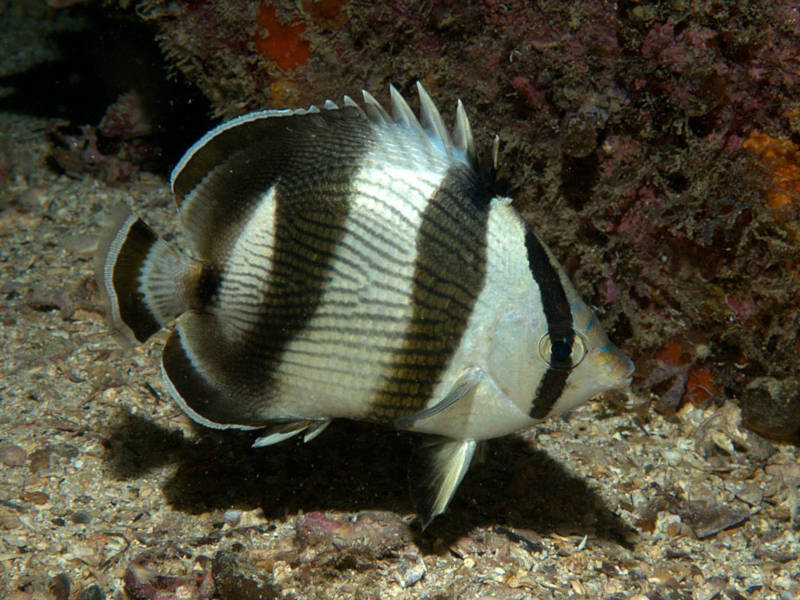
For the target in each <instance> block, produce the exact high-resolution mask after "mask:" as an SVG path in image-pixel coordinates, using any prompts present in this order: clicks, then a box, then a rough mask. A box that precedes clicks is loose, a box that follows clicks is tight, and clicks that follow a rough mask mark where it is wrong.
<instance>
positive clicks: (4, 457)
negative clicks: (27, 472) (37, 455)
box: [0, 443, 28, 467]
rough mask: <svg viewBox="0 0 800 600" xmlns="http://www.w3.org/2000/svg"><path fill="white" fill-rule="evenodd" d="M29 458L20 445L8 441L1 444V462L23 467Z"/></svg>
mask: <svg viewBox="0 0 800 600" xmlns="http://www.w3.org/2000/svg"><path fill="white" fill-rule="evenodd" d="M27 458H28V455H27V454H25V451H24V450H23V449H22V448H20V447H19V446H15V445H14V444H8V443H6V444H2V445H0V463H3V464H4V465H6V466H7V467H21V466H22V465H24V464H25V460H26V459H27Z"/></svg>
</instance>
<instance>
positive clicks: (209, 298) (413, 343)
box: [163, 109, 492, 425]
mask: <svg viewBox="0 0 800 600" xmlns="http://www.w3.org/2000/svg"><path fill="white" fill-rule="evenodd" d="M237 138H238V139H237ZM289 138H291V140H289ZM218 143H219V144H220V147H216V146H217V144H218ZM334 147H335V149H334ZM187 157H188V158H185V159H184V160H183V161H182V162H181V164H180V165H179V169H176V172H175V174H174V175H173V189H174V191H175V195H176V199H177V201H178V203H179V205H180V206H181V215H182V219H183V221H184V225H185V226H186V228H187V230H188V231H189V235H190V238H191V239H192V242H193V246H194V248H195V251H196V252H197V254H198V255H199V256H200V257H201V258H204V259H205V261H206V267H205V268H204V273H206V274H208V275H209V276H208V279H209V281H210V282H212V283H213V285H212V284H209V285H207V286H202V285H201V286H198V288H199V290H201V291H202V290H203V289H206V290H209V291H211V290H213V293H209V294H207V295H206V296H205V297H206V304H201V305H198V306H196V307H195V310H194V311H193V312H192V313H191V314H187V315H185V316H184V317H182V318H181V319H180V320H179V322H178V328H177V330H178V336H179V342H180V343H178V342H177V341H175V342H171V343H170V344H168V348H167V351H165V360H164V361H163V367H164V372H165V374H166V375H167V377H168V379H169V380H170V382H171V385H172V386H173V388H174V390H175V393H176V394H178V395H179V396H180V398H181V400H179V402H182V403H183V404H182V405H183V406H184V408H185V409H186V410H189V411H190V412H193V413H194V414H195V415H196V417H195V418H198V417H199V419H202V420H204V421H208V422H215V423H230V422H234V421H235V422H236V423H240V424H242V425H256V424H262V423H265V422H268V421H271V420H274V419H276V418H286V417H288V416H291V417H292V418H298V419H300V418H315V417H318V416H326V417H328V416H332V417H336V416H341V417H352V418H368V419H372V420H377V421H386V420H390V419H392V418H395V417H397V416H400V415H406V414H410V413H413V412H416V411H418V410H420V409H421V408H423V407H424V406H425V404H426V403H427V402H428V401H429V400H430V398H431V395H432V392H433V390H434V388H435V387H436V385H437V384H438V383H439V382H440V380H441V375H442V373H443V372H444V370H445V369H446V368H447V366H448V364H449V361H450V360H451V358H452V356H453V353H454V352H455V350H456V348H457V347H458V344H459V343H460V340H461V338H462V335H463V333H464V330H465V329H466V327H467V324H468V320H469V317H470V314H471V312H472V307H473V305H474V303H475V300H476V298H477V296H478V294H479V293H480V291H481V287H482V282H483V279H484V277H485V267H486V231H485V229H486V219H487V215H488V205H489V201H490V199H491V196H492V194H491V191H490V189H489V187H488V185H487V184H486V182H485V181H484V179H482V178H481V176H479V175H478V174H477V172H476V171H475V170H474V169H473V168H472V166H471V165H470V164H469V160H470V156H469V155H468V154H467V153H466V152H463V151H460V153H459V152H452V151H451V150H449V149H447V148H445V147H442V145H440V144H437V143H434V141H433V140H432V139H430V138H428V136H427V134H426V133H424V132H423V131H422V130H419V133H414V134H413V135H412V134H410V133H409V131H408V130H407V129H402V128H398V126H397V124H396V123H391V122H386V121H384V120H383V119H382V118H380V119H379V120H378V121H370V120H366V119H364V118H363V117H362V116H361V115H360V113H359V112H358V111H356V110H354V109H347V110H344V111H330V112H328V111H326V112H323V113H318V114H317V113H312V114H308V113H306V114H302V115H297V114H288V115H277V116H276V115H275V114H274V113H265V114H264V115H263V117H262V118H257V117H253V116H249V117H247V118H244V119H242V120H238V121H234V122H233V123H231V124H228V125H226V126H223V127H222V128H220V129H219V131H217V133H216V134H215V135H211V136H210V137H208V139H206V140H205V141H203V143H202V144H198V145H196V147H195V148H193V149H192V150H190V151H189V153H187ZM214 161H221V162H219V163H217V164H215V162H214ZM201 295H202V294H201ZM332 382H335V384H332Z"/></svg>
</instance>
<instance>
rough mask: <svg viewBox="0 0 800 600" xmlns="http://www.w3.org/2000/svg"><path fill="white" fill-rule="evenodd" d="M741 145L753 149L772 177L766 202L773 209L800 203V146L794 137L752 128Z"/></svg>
mask: <svg viewBox="0 0 800 600" xmlns="http://www.w3.org/2000/svg"><path fill="white" fill-rule="evenodd" d="M742 146H743V147H744V148H745V149H746V150H749V151H750V152H753V153H754V154H755V155H756V156H757V157H758V160H759V161H761V163H762V164H763V165H764V166H765V167H766V169H767V171H768V172H769V173H770V175H771V176H772V183H773V187H772V189H771V190H770V191H769V194H768V196H767V201H768V202H769V206H770V208H780V207H782V206H784V205H786V204H789V203H790V202H795V203H798V204H800V149H798V147H797V144H795V143H794V142H792V141H791V140H787V139H784V138H777V137H772V136H770V135H767V134H766V133H762V132H760V131H752V132H751V133H750V135H749V136H748V137H747V139H746V140H745V141H744V143H743V144H742Z"/></svg>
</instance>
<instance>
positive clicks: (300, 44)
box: [254, 4, 311, 71]
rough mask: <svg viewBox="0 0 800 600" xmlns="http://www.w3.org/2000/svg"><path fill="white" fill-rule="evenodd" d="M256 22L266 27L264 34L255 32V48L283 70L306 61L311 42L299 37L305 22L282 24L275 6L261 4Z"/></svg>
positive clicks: (291, 68) (288, 69)
mask: <svg viewBox="0 0 800 600" xmlns="http://www.w3.org/2000/svg"><path fill="white" fill-rule="evenodd" d="M256 23H258V24H259V25H260V26H261V27H263V28H264V29H266V32H267V33H266V35H262V34H256V36H255V38H254V43H255V47H256V49H257V50H258V51H259V52H260V53H261V54H262V55H263V56H264V57H265V58H267V59H269V60H271V61H273V62H274V63H275V64H276V65H278V67H280V68H281V69H283V70H284V71H292V70H294V69H296V68H297V67H300V66H302V65H304V64H305V63H306V61H307V60H308V59H309V58H310V57H311V43H310V42H309V41H308V40H305V39H303V38H302V37H301V34H302V33H303V32H304V31H305V30H306V25H305V23H300V22H296V21H294V22H290V23H287V24H282V23H281V22H280V21H279V20H278V17H277V15H276V14H275V7H274V6H272V5H270V4H261V5H260V6H259V7H258V15H257V16H256Z"/></svg>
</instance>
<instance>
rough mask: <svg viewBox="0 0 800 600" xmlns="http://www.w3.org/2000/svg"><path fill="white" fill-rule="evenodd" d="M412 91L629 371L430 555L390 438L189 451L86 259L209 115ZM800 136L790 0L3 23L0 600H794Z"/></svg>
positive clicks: (110, 11) (19, 17)
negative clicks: (454, 128)
mask: <svg viewBox="0 0 800 600" xmlns="http://www.w3.org/2000/svg"><path fill="white" fill-rule="evenodd" d="M417 80H419V81H421V82H423V84H424V85H425V87H426V89H427V90H428V91H429V92H430V94H431V95H432V96H433V98H434V99H435V100H436V102H437V104H438V105H439V107H440V109H441V110H442V113H443V114H444V116H445V119H446V120H448V122H449V120H450V119H451V118H452V115H453V114H454V111H455V106H456V100H457V99H458V98H461V99H462V100H463V102H464V104H465V106H466V109H467V112H468V114H469V115H470V120H471V122H472V125H473V128H474V132H475V136H476V141H477V144H478V147H479V148H481V149H482V152H481V154H483V156H484V157H485V158H486V159H487V160H489V158H490V155H491V147H492V140H493V138H494V136H495V135H498V136H499V139H500V146H499V162H498V165H499V167H498V174H497V175H498V182H497V185H498V188H499V189H501V190H503V192H504V193H506V194H508V195H509V196H511V197H513V198H514V202H515V205H516V206H517V207H518V208H519V210H520V211H521V212H522V213H523V215H524V216H525V217H526V219H527V220H528V221H529V222H530V223H531V224H533V225H534V226H535V227H536V229H537V231H538V232H539V233H540V234H541V236H542V237H543V238H544V239H545V240H546V241H547V242H548V244H550V246H551V248H552V249H553V251H554V254H555V255H556V256H557V258H558V259H559V260H560V261H561V262H562V264H564V265H565V267H566V269H567V271H568V272H569V274H570V276H571V278H572V280H573V281H574V282H575V284H576V286H577V287H578V289H579V291H580V292H581V294H582V295H583V296H584V297H585V298H586V299H587V301H588V302H589V303H590V304H592V305H593V306H594V307H595V308H596V309H597V311H598V314H599V315H600V316H601V320H602V321H603V324H604V326H605V327H606V329H607V330H608V331H609V333H610V336H611V337H612V338H613V340H614V341H615V343H617V344H618V345H619V346H620V347H621V348H623V350H624V351H625V352H626V353H627V354H628V355H629V356H630V357H631V358H632V359H633V360H634V362H635V364H636V373H635V375H634V382H633V387H632V393H631V394H630V395H628V396H627V397H626V396H623V395H611V396H609V397H606V398H602V399H598V401H597V402H593V403H591V404H590V405H589V406H588V407H584V408H582V409H579V410H576V411H574V412H573V413H571V414H569V415H568V416H566V417H565V418H562V419H557V420H552V421H547V422H544V423H542V424H541V425H540V426H538V427H536V428H535V429H534V430H531V431H529V432H525V433H523V434H520V435H517V436H513V437H510V438H506V439H502V440H496V441H493V442H492V443H490V444H489V447H488V451H487V453H486V455H485V457H484V460H483V462H482V463H481V464H476V465H475V467H474V468H473V471H472V472H471V473H470V474H469V475H468V477H467V479H466V480H465V482H464V485H463V486H462V488H461V490H460V491H459V493H458V494H457V496H456V498H455V499H454V501H453V504H452V506H451V509H450V511H449V512H448V514H447V515H445V516H444V517H443V518H441V519H440V520H438V521H436V522H434V524H433V525H432V526H431V527H430V528H429V529H428V530H426V531H425V532H424V533H421V532H420V531H419V530H418V528H416V527H415V526H414V525H412V524H411V523H412V520H413V517H414V513H413V508H412V506H411V504H410V501H409V500H408V499H407V498H408V494H407V482H406V475H405V467H406V463H407V461H408V459H409V442H408V439H407V438H406V437H405V436H402V435H399V434H396V433H395V432H391V431H388V430H383V429H380V428H376V427H371V426H366V425H356V424H352V423H337V424H336V426H334V427H331V428H330V429H329V430H328V431H326V433H325V434H324V435H322V436H320V438H319V439H317V440H315V441H314V442H313V443H311V444H309V445H303V444H302V443H294V442H288V443H286V444H284V445H283V446H276V447H272V448H268V449H265V450H262V451H254V450H251V449H250V448H249V445H250V443H251V442H252V436H248V435H246V434H231V433H228V434H223V433H218V432H217V433H215V432H209V431H200V430H198V429H196V428H194V427H193V426H192V425H191V424H190V423H189V422H188V420H187V419H186V417H184V416H183V415H182V414H181V413H180V411H179V410H178V409H177V407H175V406H174V405H173V404H172V402H171V401H169V398H168V395H167V394H166V391H165V390H164V389H163V388H162V386H161V383H160V377H159V374H158V370H157V366H156V365H157V364H158V358H157V356H158V352H159V350H158V348H159V343H158V342H156V343H155V344H153V343H150V344H148V345H146V346H144V347H143V348H137V349H133V350H131V349H128V350H126V349H123V348H120V347H119V346H118V345H117V344H116V343H115V341H114V340H113V338H112V337H111V336H110V335H109V334H108V332H107V329H106V327H105V324H104V316H103V307H102V302H101V298H100V295H99V293H98V290H97V286H96V284H95V282H94V275H93V264H92V258H91V256H92V252H93V244H94V240H95V237H94V236H96V234H97V233H98V231H99V230H100V228H101V226H102V223H103V218H104V215H105V214H107V213H108V211H109V210H110V208H111V207H112V206H114V205H115V204H117V203H119V202H126V203H128V204H129V205H131V206H132V207H133V208H134V209H135V210H136V211H137V212H138V213H139V214H142V215H144V216H146V217H147V220H148V221H149V222H151V223H153V224H154V225H155V226H156V227H157V228H159V227H160V233H163V234H165V235H168V236H176V235H179V234H178V233H177V232H175V231H174V230H171V229H170V228H171V227H173V226H174V224H175V221H176V220H175V218H174V208H173V201H172V199H171V198H170V194H169V190H168V183H167V179H166V178H167V175H168V173H169V170H170V169H171V168H172V167H173V166H174V165H175V163H176V161H177V160H178V158H179V157H180V155H181V154H182V153H183V152H184V151H185V150H186V148H187V147H188V146H189V145H191V144H192V143H193V142H194V141H195V140H196V139H197V138H198V137H199V136H200V135H202V134H203V133H204V132H205V131H207V130H208V129H209V128H210V127H212V126H213V125H214V124H215V123H217V122H218V121H219V120H220V119H221V118H224V117H232V116H235V115H239V114H242V113H243V112H246V111H248V110H253V109H260V108H285V107H297V106H307V105H309V104H312V103H316V104H321V103H322V102H323V101H324V100H325V99H326V98H331V99H333V100H334V101H338V100H339V99H340V98H341V96H342V94H345V93H346V94H349V95H351V96H353V97H354V98H355V97H357V96H358V94H359V92H360V90H361V89H362V88H363V89H367V90H369V91H370V92H372V93H373V94H374V95H375V96H376V97H377V98H378V99H379V100H381V101H383V102H384V103H386V100H387V98H388V84H389V83H393V84H394V85H395V86H396V87H397V88H398V89H399V90H400V91H401V92H402V93H403V94H404V95H405V96H406V97H408V98H413V97H414V96H415V94H414V93H412V90H413V88H414V85H415V82H416V81H417ZM799 144H800V2H796V1H790V0H779V1H776V2H736V1H721V0H718V1H714V0H702V1H701V0H685V1H684V0H669V1H661V2H655V1H653V2H648V1H645V0H642V1H633V0H628V1H621V2H603V1H599V0H598V1H590V0H586V1H578V2H569V1H544V0H541V1H538V2H521V1H517V2H515V1H511V2H495V1H493V0H481V1H477V0H469V1H460V2H456V1H448V0H439V1H436V0H430V1H419V2H411V1H388V2H366V1H362V0H303V1H299V2H286V1H284V2H254V1H249V0H248V1H246V0H232V1H211V0H207V1H204V0H172V1H161V0H142V1H135V0H119V2H113V1H111V0H106V1H104V2H101V1H96V2H80V1H76V0H48V1H47V2H44V1H37V0H28V1H5V2H2V1H0V269H1V271H0V273H1V274H0V343H1V344H2V348H3V350H2V361H0V465H2V466H1V467H0V469H2V470H1V472H2V476H1V477H0V596H2V597H3V598H13V599H16V600H23V599H28V598H30V599H33V598H58V599H62V598H79V599H81V600H93V599H99V598H124V597H130V598H137V599H138V598H148V599H155V598H173V597H174V598H248V599H249V598H282V597H284V598H339V597H341V598H389V597H392V598H393V597H396V598H437V599H438V598H451V597H463V598H486V597H493V598H529V597H536V598H540V597H541V598H551V597H552V598H566V597H586V598H594V597H606V598H709V599H710V598H759V597H763V598H793V597H797V596H800V584H798V581H799V580H800V566H798V564H799V562H800V529H799V528H800V514H799V513H798V511H799V510H800V509H799V508H798V506H800V500H799V498H798V487H799V486H800V462H798V457H799V456H800V451H798V445H799V444H800V338H799V337H798V330H800V310H798V308H799V306H798V304H799V302H798V298H800V239H799V236H800V220H799V219H800V147H799V146H798V145H799Z"/></svg>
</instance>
